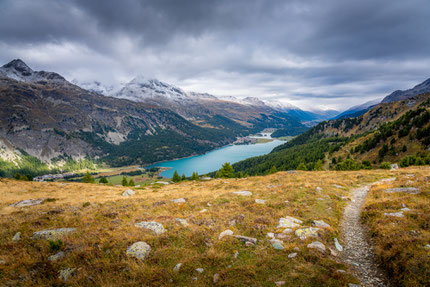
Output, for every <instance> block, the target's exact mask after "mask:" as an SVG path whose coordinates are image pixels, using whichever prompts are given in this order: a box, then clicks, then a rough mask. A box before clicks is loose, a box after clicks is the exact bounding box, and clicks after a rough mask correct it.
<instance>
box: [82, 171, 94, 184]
mask: <svg viewBox="0 0 430 287" xmlns="http://www.w3.org/2000/svg"><path fill="white" fill-rule="evenodd" d="M82 182H85V183H94V177H93V176H92V175H91V174H90V173H89V172H87V173H86V174H85V175H84V176H83V177H82Z"/></svg>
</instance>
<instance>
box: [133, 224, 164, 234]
mask: <svg viewBox="0 0 430 287" xmlns="http://www.w3.org/2000/svg"><path fill="white" fill-rule="evenodd" d="M134 226H136V227H139V228H145V229H149V230H152V231H154V232H155V234H157V235H159V234H162V233H164V232H166V229H164V226H163V225H162V224H161V223H158V222H154V221H142V222H138V223H136V224H135V225H134Z"/></svg>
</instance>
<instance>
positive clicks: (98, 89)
mask: <svg viewBox="0 0 430 287" xmlns="http://www.w3.org/2000/svg"><path fill="white" fill-rule="evenodd" d="M72 83H73V84H75V85H77V86H79V87H81V88H82V89H85V90H88V91H91V92H94V93H98V94H102V95H104V96H110V95H112V94H113V93H115V90H116V89H115V87H114V86H111V85H104V84H102V83H101V82H99V81H93V82H79V81H78V80H76V79H74V80H72Z"/></svg>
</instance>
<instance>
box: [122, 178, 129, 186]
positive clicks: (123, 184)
mask: <svg viewBox="0 0 430 287" xmlns="http://www.w3.org/2000/svg"><path fill="white" fill-rule="evenodd" d="M121 183H122V186H127V185H128V181H127V178H126V177H125V176H123V177H122V181H121Z"/></svg>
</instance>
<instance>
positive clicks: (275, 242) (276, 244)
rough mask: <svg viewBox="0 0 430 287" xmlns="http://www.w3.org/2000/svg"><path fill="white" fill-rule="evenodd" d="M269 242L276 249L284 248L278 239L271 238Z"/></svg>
mask: <svg viewBox="0 0 430 287" xmlns="http://www.w3.org/2000/svg"><path fill="white" fill-rule="evenodd" d="M270 243H272V247H273V248H274V249H276V250H284V246H283V245H282V241H281V240H278V239H272V240H270Z"/></svg>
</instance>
